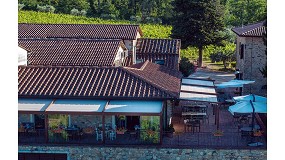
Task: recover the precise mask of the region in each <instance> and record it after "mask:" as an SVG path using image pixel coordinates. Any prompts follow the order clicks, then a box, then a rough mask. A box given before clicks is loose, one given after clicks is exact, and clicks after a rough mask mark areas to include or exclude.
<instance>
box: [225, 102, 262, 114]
mask: <svg viewBox="0 0 285 160" xmlns="http://www.w3.org/2000/svg"><path fill="white" fill-rule="evenodd" d="M251 103H252V105H253V107H254V109H255V110H254V111H253V107H252V105H251ZM229 111H230V112H231V114H232V115H234V113H253V112H255V113H267V103H264V102H251V101H250V100H249V101H238V102H237V103H236V104H234V105H232V106H230V107H229Z"/></svg>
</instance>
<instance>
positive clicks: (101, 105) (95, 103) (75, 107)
mask: <svg viewBox="0 0 285 160" xmlns="http://www.w3.org/2000/svg"><path fill="white" fill-rule="evenodd" d="M163 108H164V103H163V101H159V100H156V101H144V100H90V99H29V98H19V101H18V113H20V114H44V115H45V137H46V142H48V115H51V114H66V115H101V116H102V130H103V135H105V116H108V115H125V116H159V117H160V143H161V142H162V114H163ZM103 143H104V139H103Z"/></svg>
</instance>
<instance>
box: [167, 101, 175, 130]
mask: <svg viewBox="0 0 285 160" xmlns="http://www.w3.org/2000/svg"><path fill="white" fill-rule="evenodd" d="M166 107H167V120H166V122H167V125H169V122H170V118H171V117H172V110H173V107H174V103H173V102H172V101H171V100H167V101H166Z"/></svg>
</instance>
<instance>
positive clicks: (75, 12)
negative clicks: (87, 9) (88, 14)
mask: <svg viewBox="0 0 285 160" xmlns="http://www.w3.org/2000/svg"><path fill="white" fill-rule="evenodd" d="M70 14H71V15H75V16H78V15H79V11H78V9H75V8H73V9H72V10H71V11H70Z"/></svg>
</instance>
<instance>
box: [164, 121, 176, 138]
mask: <svg viewBox="0 0 285 160" xmlns="http://www.w3.org/2000/svg"><path fill="white" fill-rule="evenodd" d="M173 132H175V129H174V128H173V124H170V125H169V126H167V127H166V128H165V134H166V136H167V137H170V138H172V137H173Z"/></svg>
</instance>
